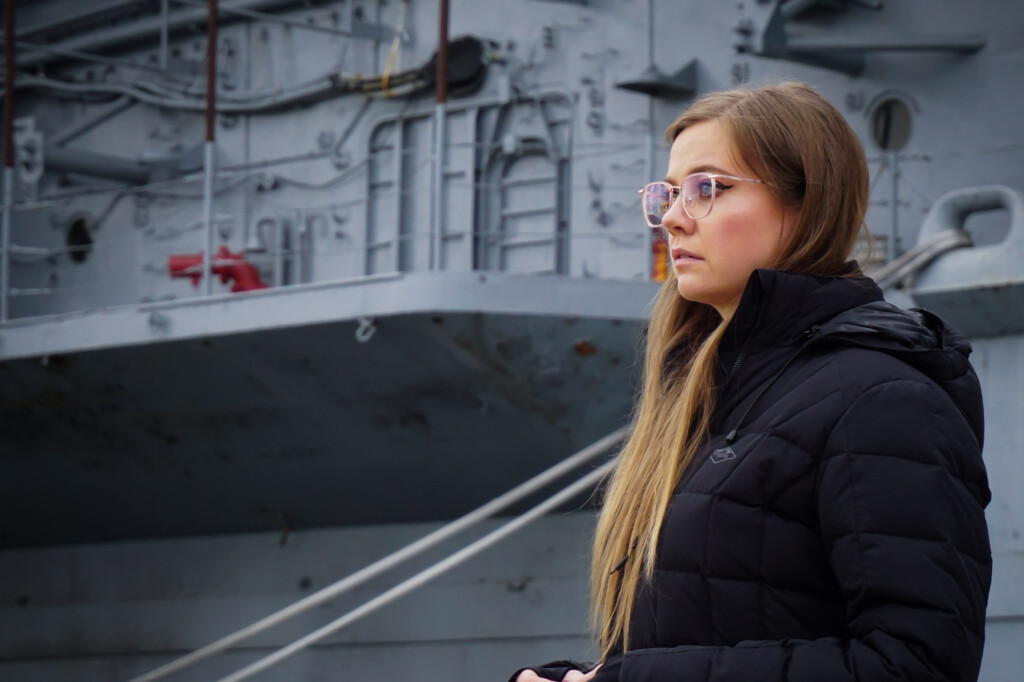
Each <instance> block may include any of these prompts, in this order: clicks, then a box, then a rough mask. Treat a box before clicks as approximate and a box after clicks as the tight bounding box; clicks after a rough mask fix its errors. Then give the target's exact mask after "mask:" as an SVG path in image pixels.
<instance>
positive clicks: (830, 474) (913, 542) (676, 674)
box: [594, 380, 992, 682]
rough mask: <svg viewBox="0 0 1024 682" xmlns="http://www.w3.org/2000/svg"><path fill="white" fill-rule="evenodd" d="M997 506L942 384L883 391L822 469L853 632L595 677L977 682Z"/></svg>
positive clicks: (656, 656) (633, 655) (666, 654)
mask: <svg viewBox="0 0 1024 682" xmlns="http://www.w3.org/2000/svg"><path fill="white" fill-rule="evenodd" d="M988 501H989V492H988V485H987V479H986V478H985V472H984V467H983V465H982V463H981V453H980V445H979V443H978V440H977V439H976V438H975V436H974V433H973V431H972V430H971V429H970V428H969V426H968V425H967V422H966V420H965V419H964V418H963V416H962V415H961V414H960V412H959V410H957V409H956V407H955V406H954V405H953V403H952V402H951V400H950V399H949V398H948V396H947V395H946V394H945V393H944V392H943V391H942V389H941V388H939V387H938V386H937V385H935V384H932V383H929V382H925V381H915V380H894V381H890V382H887V383H884V384H881V385H876V386H874V387H872V388H870V389H869V390H867V391H865V392H863V393H862V394H861V395H860V396H859V397H857V398H856V399H855V400H853V401H852V403H851V404H850V406H849V407H848V409H847V410H846V411H845V413H844V414H843V415H842V416H841V417H840V418H839V420H838V421H837V423H836V426H835V428H834V429H833V431H832V433H831V435H830V437H829V440H828V443H827V446H826V449H825V452H824V453H823V455H822V460H821V464H820V469H819V473H818V489H817V507H818V516H819V519H820V523H821V530H822V540H823V542H824V545H825V548H826V550H827V553H828V556H829V561H830V563H831V566H832V569H833V570H834V571H835V575H836V577H837V580H838V583H839V585H840V587H841V589H842V591H843V594H844V596H845V598H846V603H847V614H848V616H847V622H848V629H849V633H850V635H849V637H844V638H836V637H830V638H823V639H816V640H796V639H793V640H780V641H751V642H741V643H739V644H738V645H736V646H731V647H713V646H680V647H675V648H661V649H639V650H634V651H630V652H628V653H627V654H625V655H624V656H622V657H616V658H615V659H613V660H609V661H608V662H607V663H606V665H605V667H603V668H602V669H601V670H600V671H599V672H598V674H597V675H596V677H595V678H594V682H612V681H614V680H622V681H623V682H691V681H692V682H761V681H764V682H821V681H822V680H829V681H830V682H885V681H896V680H900V681H908V682H909V681H911V680H913V681H914V682H919V681H921V682H923V681H928V682H939V681H942V682H974V681H975V680H977V676H978V670H979V667H980V665H981V653H982V645H983V642H984V627H985V607H986V602H987V599H988V589H989V584H990V581H991V569H992V565H991V551H990V548H989V542H988V529H987V526H986V523H985V516H984V506H985V505H986V504H987V503H988ZM777 549H778V551H782V552H784V551H786V548H784V547H779V548H777Z"/></svg>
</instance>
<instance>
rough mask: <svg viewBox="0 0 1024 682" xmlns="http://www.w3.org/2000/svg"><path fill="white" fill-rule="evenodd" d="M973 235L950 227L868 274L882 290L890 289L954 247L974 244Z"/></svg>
mask: <svg viewBox="0 0 1024 682" xmlns="http://www.w3.org/2000/svg"><path fill="white" fill-rule="evenodd" d="M973 245H974V242H973V241H972V240H971V235H970V234H968V233H967V232H965V231H964V230H962V229H960V228H950V229H947V230H943V231H942V232H939V233H938V234H937V235H935V237H934V238H932V239H929V240H928V241H926V242H923V243H921V244H917V245H916V246H915V247H914V248H912V249H910V250H909V251H907V252H906V253H904V254H902V255H901V256H900V257H899V258H896V259H895V260H893V261H890V262H889V263H886V264H885V265H883V266H882V267H880V268H878V269H877V270H874V271H872V272H869V273H868V274H869V275H870V276H871V278H872V279H874V280H875V283H876V284H878V286H879V288H881V289H882V290H885V289H890V288H892V287H893V286H895V285H896V284H897V283H898V282H901V281H903V280H904V279H906V278H907V277H910V276H911V275H913V274H914V273H916V272H918V271H920V270H922V269H924V267H925V266H926V265H928V264H929V263H931V262H932V261H933V260H935V259H936V258H938V257H939V256H941V255H942V254H944V253H946V252H947V251H952V250H953V249H959V248H963V247H965V246H973Z"/></svg>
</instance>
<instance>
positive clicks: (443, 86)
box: [430, 0, 448, 270]
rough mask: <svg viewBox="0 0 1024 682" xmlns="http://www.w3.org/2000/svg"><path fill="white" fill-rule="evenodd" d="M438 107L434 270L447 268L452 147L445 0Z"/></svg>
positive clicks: (444, 0)
mask: <svg viewBox="0 0 1024 682" xmlns="http://www.w3.org/2000/svg"><path fill="white" fill-rule="evenodd" d="M436 81H437V82H436V84H435V87H436V95H437V97H436V102H437V103H436V105H435V106H434V207H433V208H434V210H433V214H434V215H433V220H432V221H431V222H432V223H433V224H432V225H431V240H430V267H431V269H433V270H441V269H443V264H442V263H441V257H442V253H441V251H442V245H443V238H444V237H443V235H444V189H445V187H444V186H445V182H444V180H445V178H444V157H445V147H447V146H448V136H447V132H448V131H447V128H448V113H447V108H446V106H445V105H446V104H447V102H448V0H441V8H440V15H439V17H438V28H437V73H436Z"/></svg>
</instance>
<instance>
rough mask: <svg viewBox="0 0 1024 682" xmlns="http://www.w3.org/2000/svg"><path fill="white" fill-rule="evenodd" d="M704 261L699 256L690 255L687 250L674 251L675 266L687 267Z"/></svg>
mask: <svg viewBox="0 0 1024 682" xmlns="http://www.w3.org/2000/svg"><path fill="white" fill-rule="evenodd" d="M702 260H704V259H703V258H700V257H699V256H697V255H695V254H692V253H690V252H689V251H687V250H685V249H672V263H673V264H674V265H686V264H688V263H697V262H699V261H702Z"/></svg>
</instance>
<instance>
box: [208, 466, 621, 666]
mask: <svg viewBox="0 0 1024 682" xmlns="http://www.w3.org/2000/svg"><path fill="white" fill-rule="evenodd" d="M614 466H615V461H614V460H613V461H611V462H606V463H605V464H603V465H601V466H600V467H598V468H597V469H595V470H594V471H592V472H590V473H589V474H587V475H586V476H584V477H583V478H581V479H579V480H578V481H576V482H575V483H572V484H570V485H569V486H567V487H566V488H564V489H563V490H561V491H559V492H557V493H555V494H554V495H552V496H551V497H549V498H548V499H546V500H544V501H543V502H541V503H540V504H538V505H537V506H536V507H533V508H532V509H530V510H529V511H527V512H526V513H524V514H522V515H521V516H518V517H516V518H515V519H513V520H512V521H509V522H508V523H506V524H505V525H503V526H501V527H500V528H497V529H495V530H493V531H491V532H490V533H488V534H487V535H485V536H483V537H482V538H480V539H479V540H476V541H475V542H473V543H470V544H469V545H466V546H465V547H463V548H462V549H460V550H459V551H458V552H456V553H455V554H452V555H451V556H449V557H447V558H446V559H443V560H441V561H439V562H437V563H436V564H434V565H433V566H431V567H430V568H427V569H424V570H423V571H420V572H419V573H417V574H416V575H414V576H413V577H411V578H409V579H408V580H405V581H403V582H401V583H399V584H398V585H395V586H394V587H392V588H391V589H390V590H388V591H387V592H384V593H383V594H381V595H380V596H378V597H375V598H373V599H371V600H370V601H368V602H366V603H365V604H363V605H362V606H360V607H358V608H355V609H353V610H352V611H349V612H348V613H346V614H345V615H344V616H341V617H340V618H337V619H336V620H333V621H331V622H330V623H328V624H327V625H325V626H323V627H322V628H320V629H319V630H315V631H314V632H312V633H310V634H308V635H306V636H305V637H302V638H301V639H297V640H295V641H294V642H292V643H291V644H289V645H288V646H286V647H282V648H281V649H278V650H277V651H275V652H274V653H272V654H270V655H269V656H264V657H263V658H261V659H259V660H258V661H256V662H254V663H251V664H249V665H248V666H246V667H244V668H242V669H241V670H239V671H238V672H236V673H233V674H231V675H228V676H227V677H222V678H221V679H220V680H218V682H238V681H239V680H244V679H246V678H247V677H251V676H252V675H255V674H256V673H258V672H262V671H263V670H266V669H267V668H269V667H270V666H272V665H274V664H275V663H278V662H280V661H282V660H284V659H285V658H288V657H289V656H291V655H293V654H295V653H298V652H299V651H301V650H302V649H304V648H306V647H307V646H309V645H311V644H314V643H315V642H317V641H319V640H321V639H323V638H324V637H327V636H329V635H331V634H333V633H334V632H337V631H338V630H340V629H342V628H343V627H345V626H347V625H350V624H352V623H354V622H355V621H357V620H359V619H360V618H362V617H363V616H366V615H368V614H370V613H373V612H374V611H376V610H378V609H380V608H381V607H383V606H386V605H388V604H390V603H391V602H393V601H394V600H396V599H398V598H399V597H401V596H404V595H406V594H408V593H409V592H412V591H413V590H415V589H416V588H417V587H419V586H421V585H423V584H424V583H427V582H429V581H431V580H433V579H434V578H436V577H437V576H439V575H441V574H442V573H444V572H445V571H448V570H450V569H452V568H454V567H455V566H458V565H459V564H461V563H462V562H464V561H466V560H467V559H469V558H471V557H473V556H475V555H477V554H479V553H480V552H482V551H484V550H485V549H487V548H488V547H490V546H491V545H493V544H495V543H497V542H498V541H500V540H503V539H504V538H505V537H506V536H507V535H511V534H512V533H514V532H516V531H517V530H519V529H520V528H522V527H523V526H525V525H526V524H528V523H530V522H531V521H534V520H535V519H537V518H539V517H540V516H543V515H544V514H546V513H547V512H548V511H550V510H552V509H554V508H555V507H557V506H558V505H560V504H563V503H565V502H568V501H569V500H571V499H572V498H573V497H575V496H576V495H578V494H580V493H582V492H583V491H585V490H587V489H588V488H590V487H592V486H594V485H596V484H597V483H598V481H600V480H601V479H602V478H603V477H604V476H606V475H607V474H608V473H609V472H610V471H611V470H612V467H614Z"/></svg>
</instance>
